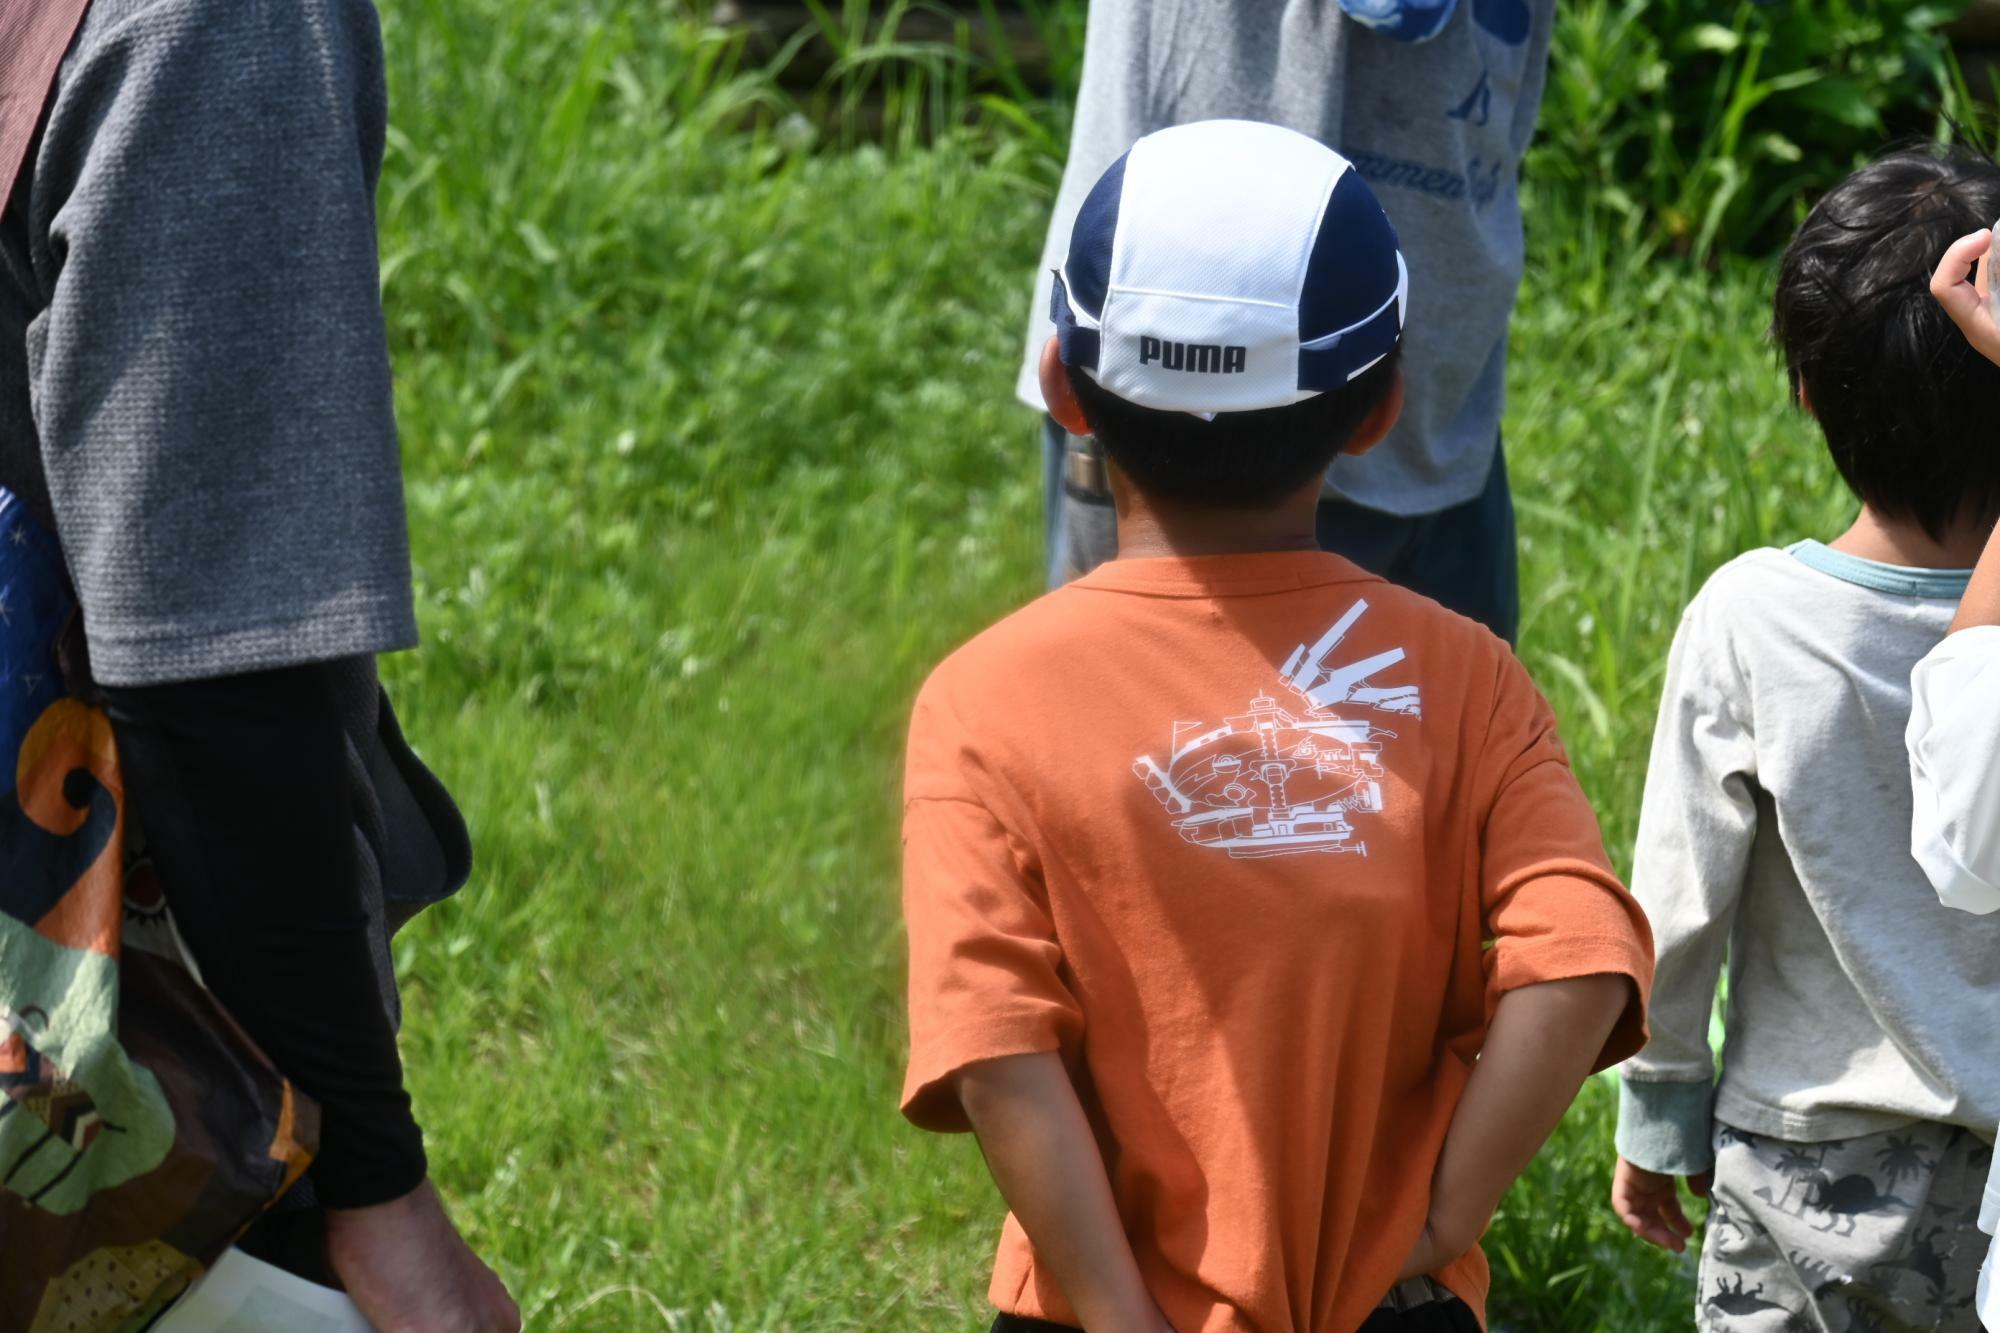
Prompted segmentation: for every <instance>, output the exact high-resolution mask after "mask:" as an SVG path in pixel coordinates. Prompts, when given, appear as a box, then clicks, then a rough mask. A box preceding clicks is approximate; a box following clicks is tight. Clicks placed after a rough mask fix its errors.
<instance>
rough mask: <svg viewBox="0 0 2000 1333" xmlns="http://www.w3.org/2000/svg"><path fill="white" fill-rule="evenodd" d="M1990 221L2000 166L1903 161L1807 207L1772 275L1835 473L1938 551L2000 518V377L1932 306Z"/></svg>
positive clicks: (1785, 346) (1948, 159) (1785, 336)
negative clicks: (1999, 425) (1968, 525)
mask: <svg viewBox="0 0 2000 1333" xmlns="http://www.w3.org/2000/svg"><path fill="white" fill-rule="evenodd" d="M1996 217H2000V166H1995V165H1994V163H1993V162H1991V161H1989V160H1988V159H1987V158H1985V157H1984V156H1981V155H1979V154H1976V153H1972V152H1970V151H1968V150H1965V149H1961V148H1942V149H1940V148H1932V147H1929V146H1925V147H1905V148H1898V149H1895V150H1892V151H1891V152H1889V153H1886V154H1884V155H1883V156H1882V157H1880V158H1877V159H1876V160H1875V161H1873V162H1871V163H1869V164H1868V165H1867V166H1865V167H1863V168H1861V169H1860V170H1859V171H1857V172H1855V173H1854V174H1853V175H1851V176H1849V177H1848V178H1847V179H1846V180H1843V181H1842V182H1840V184H1838V185H1836V186H1834V187H1833V188H1832V189H1831V190H1829V191H1827V192H1826V194H1825V195H1824V196H1823V197H1821V199H1820V201H1819V202H1818V203H1817V204H1815V205H1813V210H1812V212H1811V213H1809V214H1807V215H1806V220H1805V221H1804V222H1803V223H1801V224H1800V226H1799V230H1798V234H1797V235H1795V236H1793V237H1792V243H1791V245H1789V246H1788V247H1786V250H1785V256H1784V259H1783V261H1782V262H1781V263H1780V265H1779V269H1778V291H1777V299H1776V301H1775V303H1774V316H1773V319H1772V323H1771V332H1772V335H1773V336H1774V337H1775V338H1776V339H1777V342H1778V346H1779V348H1780V349H1781V351H1782V352H1783V355H1784V358H1785V368H1786V370H1787V372H1788V373H1789V374H1790V376H1791V381H1792V392H1793V394H1794V395H1797V394H1799V393H1800V392H1801V391H1803V393H1804V395H1805V398H1806V400H1807V401H1808V402H1809V403H1810V404H1811V406H1812V411H1813V415H1814V416H1816V417H1817V418H1818V419H1819V425H1820V430H1821V431H1822V432H1823V433H1824V434H1825V436H1826V444H1827V449H1828V450H1829V451H1830V452H1831V453H1832V455H1833V462H1834V466H1835V467H1837V468H1839V469H1840V475H1841V476H1842V477H1844V478H1846V480H1847V484H1848V486H1849V487H1850V488H1851V489H1852V490H1853V491H1854V493H1855V494H1856V495H1857V496H1859V497H1860V498H1861V499H1862V500H1864V501H1866V502H1867V503H1868V504H1869V505H1872V506H1873V507H1874V508H1875V509H1877V510H1879V511H1881V512H1882V513H1883V514H1884V515H1887V516H1889V517H1892V518H1903V519H1911V520H1914V521H1915V522H1916V523H1918V524H1919V525H1920V526H1921V527H1922V528H1923V530H1924V531H1925V532H1926V533H1928V534H1930V537H1931V539H1932V540H1933V541H1941V540H1943V539H1944V537H1945V535H1946V532H1947V530H1948V529H1949V528H1950V527H1951V526H1952V524H1954V523H1955V522H1957V521H1959V520H1960V519H1970V520H1974V521H1977V522H1979V523H1981V524H1991V523H1992V522H1993V521H1994V520H1995V518H2000V435H1996V431H1995V422H1996V421H2000V411H1996V409H2000V366H1995V365H1993V364H1992V363H1991V362H1989V361H1988V360H1986V358H1985V357H1983V356H1981V355H1979V353H1977V352H1975V351H1973V350H1972V348H1971V347H1970V346H1969V345H1968V344H1967V343H1966V341H1965V338H1964V336H1963V335H1962V334H1960V333H1959V331H1958V329H1957V328H1956V327H1955V326H1954V325H1953V324H1952V322H1951V319H1950V317H1949V316H1947V315H1946V314H1945V312H1944V311H1943V310H1942V309H1941V308H1940V307H1939V306H1938V303H1937V302H1936V301H1935V300H1933V299H1932V297H1931V294H1930V276H1931V272H1932V270H1933V269H1935V268H1936V267H1937V263H1938V260H1939V259H1941V258H1943V256H1944V252H1945V250H1946V248H1947V247H1948V246H1950V245H1951V243H1952V242H1953V241H1955V240H1957V239H1958V238H1959V237H1961V236H1963V235H1965V234H1966V233H1968V232H1974V231H1977V230H1979V229H1980V228H1981V227H1984V226H1987V225H1989V224H1990V223H1992V222H1993V220H1994V219H1995V218H1996ZM1996 277H2000V274H1996Z"/></svg>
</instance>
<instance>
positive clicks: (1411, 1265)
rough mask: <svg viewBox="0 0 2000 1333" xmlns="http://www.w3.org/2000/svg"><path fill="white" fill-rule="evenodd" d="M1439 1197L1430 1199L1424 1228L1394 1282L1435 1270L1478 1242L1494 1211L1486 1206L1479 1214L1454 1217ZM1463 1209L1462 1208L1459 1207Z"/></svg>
mask: <svg viewBox="0 0 2000 1333" xmlns="http://www.w3.org/2000/svg"><path fill="white" fill-rule="evenodd" d="M1441 1202H1442V1201H1441V1200H1435V1199H1434V1200H1433V1201H1432V1206H1431V1215H1430V1216H1429V1217H1427V1218H1425V1219H1424V1229H1423V1232H1422V1234H1420V1235H1419V1236H1418V1237H1417V1243H1416V1245H1415V1247H1414V1248H1412V1249H1411V1251H1410V1257H1409V1258H1407V1259H1405V1260H1403V1266H1402V1268H1401V1269H1399V1270H1398V1271H1397V1273H1396V1281H1398V1282H1402V1281H1405V1280H1407V1279H1409V1278H1413V1277H1422V1276H1424V1274H1426V1273H1435V1272H1437V1271H1438V1269H1440V1268H1443V1267H1444V1266H1445V1265H1446V1264H1448V1263H1450V1262H1451V1261H1452V1260H1454V1259H1456V1258H1458V1257H1459V1256H1460V1255H1462V1254H1464V1253H1465V1252H1466V1251H1467V1250H1469V1249H1471V1248H1472V1247H1473V1246H1474V1245H1476V1244H1478V1243H1479V1237H1480V1235H1481V1234H1482V1233H1483V1232H1485V1230H1486V1225H1487V1223H1489V1222H1491V1221H1492V1220H1493V1212H1492V1210H1491V1209H1487V1210H1486V1211H1485V1212H1484V1213H1483V1214H1479V1215H1478V1216H1476V1217H1475V1216H1470V1215H1468V1216H1464V1217H1458V1216H1454V1213H1453V1210H1452V1209H1451V1208H1450V1207H1449V1206H1445V1207H1440V1206H1439V1204H1440V1203H1441ZM1458 1211H1460V1212H1464V1211H1465V1210H1463V1209H1461V1210H1458Z"/></svg>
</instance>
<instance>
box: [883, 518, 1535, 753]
mask: <svg viewBox="0 0 2000 1333" xmlns="http://www.w3.org/2000/svg"><path fill="white" fill-rule="evenodd" d="M1319 560H1321V561H1323V562H1324V563H1323V564H1322V565H1320V566H1319V567H1318V568H1316V569H1311V570H1309V571H1308V572H1306V573H1304V574H1303V575H1300V576H1297V577H1295V578H1291V579H1289V580H1287V579H1286V578H1285V577H1282V576H1280V577H1277V578H1274V579H1272V580H1271V581H1270V585H1269V586H1265V585H1262V584H1259V583H1256V582H1254V581H1248V582H1245V583H1243V584H1239V585H1232V586H1231V587H1230V588H1229V590H1228V591H1227V592H1226V593H1224V594H1223V595H1222V596H1221V597H1219V598H1216V599H1207V598H1203V599H1191V598H1189V597H1188V596H1186V595H1185V594H1184V592H1183V591H1181V590H1176V591H1173V592H1170V593H1169V592H1157V593H1156V592H1154V591H1153V590H1151V589H1149V588H1147V587H1146V586H1145V585H1144V584H1143V582H1141V581H1140V579H1139V576H1137V575H1132V574H1124V575H1121V576H1119V577H1117V578H1115V579H1114V578H1113V577H1111V576H1109V575H1106V574H1105V573H1104V571H1100V573H1099V574H1094V575H1091V576H1087V577H1086V578H1085V579H1083V580H1080V581H1078V582H1075V583H1070V584H1068V585H1066V586H1064V587H1062V588H1058V589H1056V590H1054V591H1052V592H1049V593H1045V594H1043V595H1042V596H1040V597H1038V598H1036V599H1035V600H1034V601H1032V602H1030V603H1028V604H1027V605H1026V606H1023V607H1021V608H1019V609H1018V610H1016V611H1013V612H1012V613H1010V614H1008V615H1006V616H1004V617H1002V618H1001V619H1000V620H998V621H995V622H994V623H993V624H992V625H989V626H988V627H987V628H986V629H984V630H982V631H980V632H979V633H978V634H976V635H974V636H973V637H972V638H971V639H969V640H967V641H966V642H965V643H964V644H963V645H961V646H960V647H959V648H957V649H956V650H954V651H953V652H951V653H950V654H949V655H947V656H946V657H945V658H944V660H943V661H941V662H940V663H939V664H938V665H937V666H936V667H935V668H933V670H932V671H931V673H930V675H929V677H928V678H927V679H926V681H925V683H924V686H923V689H922V691H921V692H920V693H919V696H918V703H919V707H920V708H922V707H924V706H925V705H926V704H928V705H930V706H933V707H943V708H947V709H949V711H952V712H954V713H960V714H961V715H963V713H964V711H966V710H972V711H977V710H979V709H981V708H982V706H983V705H987V704H991V703H992V702H993V700H994V699H995V696H1013V695H1017V694H1018V693H1020V692H1021V691H1023V690H1027V691H1031V692H1035V691H1039V690H1042V689H1046V690H1047V691H1052V692H1055V693H1062V692H1064V691H1065V690H1066V689H1067V688H1068V685H1067V682H1069V681H1072V680H1073V679H1074V676H1075V671H1076V664H1077V663H1078V662H1079V661H1080V660H1083V659H1086V658H1089V657H1090V656H1091V655H1092V654H1094V653H1109V654H1114V655H1117V656H1120V657H1131V658H1134V659H1151V660H1157V661H1159V662H1160V663H1161V664H1162V666H1163V667H1165V666H1170V665H1172V664H1173V663H1174V661H1175V655H1176V653H1177V651H1178V650H1182V649H1185V648H1186V647H1187V643H1186V641H1178V642H1176V641H1175V639H1176V638H1177V636H1174V635H1172V634H1166V635H1164V636H1163V632H1162V631H1163V625H1162V618H1161V617H1160V616H1159V615H1158V614H1153V615H1146V616H1143V617H1140V616H1136V615H1134V614H1132V613H1136V612H1139V610H1140V608H1142V607H1146V608H1153V609H1154V610H1155V611H1156V612H1157V610H1158V609H1159V608H1164V607H1171V606H1175V605H1180V606H1185V607H1187V608H1188V613H1187V616H1186V620H1185V624H1186V629H1187V631H1188V633H1189V634H1191V635H1195V634H1203V633H1211V632H1213V633H1221V634H1225V635H1229V636H1232V637H1234V636H1238V635H1245V634H1249V633H1252V632H1255V631H1256V630H1258V629H1263V630H1264V637H1266V638H1268V639H1269V640H1270V641H1271V643H1272V644H1274V645H1276V646H1277V648H1278V650H1279V651H1280V652H1282V651H1283V650H1284V649H1285V648H1288V647H1289V646H1291V644H1292V643H1293V642H1294V641H1296V642H1297V643H1299V644H1301V645H1311V644H1313V643H1314V642H1315V641H1316V640H1318V639H1320V638H1321V637H1322V636H1323V635H1325V634H1327V633H1328V632H1329V631H1330V630H1331V629H1332V627H1333V626H1335V625H1336V624H1346V625H1347V627H1348V628H1349V629H1350V630H1351V633H1352V639H1351V640H1350V644H1353V645H1359V644H1367V645H1370V646H1369V648H1368V651H1370V652H1375V651H1382V650H1384V649H1387V648H1400V649H1403V650H1404V651H1405V653H1406V655H1407V656H1408V657H1410V658H1412V659H1414V660H1415V662H1416V663H1417V665H1418V666H1419V667H1420V668H1428V667H1431V666H1433V665H1443V664H1447V663H1448V664H1449V665H1450V667H1451V669H1452V671H1453V672H1454V674H1458V675H1461V676H1463V675H1466V674H1468V672H1469V673H1471V674H1474V675H1476V674H1478V671H1477V669H1478V668H1479V667H1481V666H1493V667H1495V668H1496V669H1497V664H1498V663H1499V661H1500V660H1501V659H1503V658H1511V656H1512V649H1511V648H1509V647H1508V645H1507V644H1506V643H1505V641H1503V640H1502V639H1500V638H1499V637H1498V636H1497V635H1495V634H1494V633H1493V632H1492V631H1491V630H1490V629H1488V628H1487V627H1486V626H1485V625H1482V624H1480V623H1479V622H1478V621H1476V620H1472V619H1470V618H1469V617H1466V616H1463V615H1460V614H1459V613H1458V612H1456V611H1452V610H1450V609H1448V608H1446V607H1444V606H1442V605H1440V604H1439V603H1438V602H1436V601H1434V600H1433V599H1431V598H1429V597H1426V596H1424V595H1423V594H1421V593H1417V592H1412V591H1410V590H1409V589H1407V588H1403V587H1400V586H1398V585H1396V584H1393V583H1390V582H1389V581H1388V580H1386V579H1384V578H1382V577H1381V576H1380V575H1376V574H1371V573H1368V572H1367V571H1365V570H1362V569H1360V568H1359V567H1358V566H1355V565H1353V564H1351V563H1350V562H1348V561H1346V560H1345V559H1342V558H1340V557H1337V556H1330V555H1325V556H1320V557H1319ZM1224 603H1235V604H1237V605H1239V606H1241V607H1242V608H1243V609H1242V611H1241V612H1240V613H1238V612H1232V611H1227V610H1221V609H1219V608H1220V607H1222V606H1223V604H1224ZM1281 639H1282V640H1284V642H1283V643H1279V642H1278V641H1279V640H1281ZM1355 650H1356V651H1360V649H1359V648H1358V647H1357V648H1356V649H1355ZM1274 665H1275V663H1274ZM961 704H962V707H961Z"/></svg>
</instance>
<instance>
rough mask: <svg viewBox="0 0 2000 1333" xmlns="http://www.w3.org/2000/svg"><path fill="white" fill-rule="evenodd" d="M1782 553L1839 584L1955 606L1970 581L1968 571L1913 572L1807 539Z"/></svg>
mask: <svg viewBox="0 0 2000 1333" xmlns="http://www.w3.org/2000/svg"><path fill="white" fill-rule="evenodd" d="M1785 550H1786V552H1787V553H1788V554H1790V555H1791V556H1793V557H1794V558H1795V559H1797V560H1798V561H1799V563H1801V564H1803V565H1805V566H1806V567H1807V568H1808V569H1816V570H1818V571H1819V572H1820V573H1822V574H1829V575H1832V576H1833V577H1834V578H1837V579H1839V580H1840V581H1841V582H1842V583H1852V584H1854V585H1856V586H1857V587H1862V588H1872V589H1874V590H1875V591H1876V592H1887V593H1894V594H1896V595H1897V596H1898V597H1941V598H1949V599H1950V600H1952V601H1954V602H1955V601H1957V600H1958V599H1959V598H1961V597H1963V596H1965V585H1966V583H1967V582H1968V581H1969V580H1970V579H1971V578H1972V571H1971V570H1969V569H1915V568H1912V567H1911V566H1909V565H1885V564H1883V563H1882V562H1881V561H1879V560H1863V559H1862V558H1861V557H1860V556H1858V555H1848V554H1847V553H1846V552H1845V551H1836V550H1834V549H1833V548H1832V547H1831V546H1828V545H1826V544H1825V543H1824V542H1816V541H1812V540H1810V539H1808V540H1806V541H1802V542H1793V543H1792V544H1791V545H1790V546H1787V547H1786V548H1785Z"/></svg>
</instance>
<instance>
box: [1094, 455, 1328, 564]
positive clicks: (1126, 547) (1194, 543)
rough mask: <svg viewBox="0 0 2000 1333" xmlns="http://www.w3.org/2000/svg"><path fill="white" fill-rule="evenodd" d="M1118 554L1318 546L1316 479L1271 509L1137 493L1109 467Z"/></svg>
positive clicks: (1191, 553) (1131, 556)
mask: <svg viewBox="0 0 2000 1333" xmlns="http://www.w3.org/2000/svg"><path fill="white" fill-rule="evenodd" d="M1111 493H1112V498H1113V500H1114V501H1115V502H1116V504H1117V507H1118V558H1119V559H1121V560H1137V559H1145V558H1148V557H1157V556H1198V555H1253V554H1256V553H1257V552H1260V551H1317V550H1318V549H1319V483H1318V481H1314V482H1313V484H1312V485H1311V486H1309V487H1306V488H1302V489H1301V490H1300V491H1299V493H1298V494H1296V495H1293V496H1291V497H1289V498H1288V499H1286V500H1285V501H1284V502H1283V503H1281V504H1279V505H1278V506H1277V507H1276V508H1273V509H1216V508H1213V507H1211V506H1205V505H1191V504H1187V503H1185V502H1183V501H1176V500H1167V499H1163V498H1161V497H1159V496H1150V495H1143V494H1141V493H1140V492H1139V490H1138V488H1137V487H1135V486H1132V485H1131V484H1130V483H1127V482H1124V479H1123V478H1122V477H1119V476H1118V475H1117V474H1116V473H1115V472H1114V473H1113V476H1112V483H1111Z"/></svg>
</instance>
